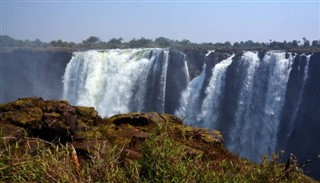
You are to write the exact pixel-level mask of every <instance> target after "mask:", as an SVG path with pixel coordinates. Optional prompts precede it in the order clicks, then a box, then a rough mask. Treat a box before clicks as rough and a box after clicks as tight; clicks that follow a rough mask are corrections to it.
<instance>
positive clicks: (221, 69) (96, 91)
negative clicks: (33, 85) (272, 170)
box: [63, 48, 314, 162]
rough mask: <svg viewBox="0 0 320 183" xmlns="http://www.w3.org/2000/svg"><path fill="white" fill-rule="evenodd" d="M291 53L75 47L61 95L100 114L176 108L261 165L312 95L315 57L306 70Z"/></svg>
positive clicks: (192, 122)
mask: <svg viewBox="0 0 320 183" xmlns="http://www.w3.org/2000/svg"><path fill="white" fill-rule="evenodd" d="M224 55H225V54H224ZM293 55H294V54H291V53H286V52H283V51H268V52H266V53H264V55H263V56H262V55H261V54H259V53H258V52H254V51H245V52H243V53H242V54H241V55H236V56H235V55H230V56H229V57H228V58H227V59H221V60H218V59H219V58H221V53H218V52H217V53H216V52H214V51H208V53H207V57H205V56H206V55H205V54H203V56H204V58H205V60H204V61H203V62H196V61H195V60H192V61H190V60H189V59H190V58H193V56H194V55H191V57H190V55H188V54H186V53H181V52H179V51H175V52H174V51H172V52H171V51H169V50H168V49H159V48H152V49H151V48H150V49H146V48H143V49H124V50H119V49H115V50H90V51H85V52H75V53H74V55H73V57H72V59H71V60H70V62H69V63H68V65H67V67H66V70H65V74H64V78H63V84H64V90H63V98H64V99H66V100H68V101H69V102H70V103H71V104H73V105H83V106H93V107H95V109H96V110H97V111H98V112H99V114H100V115H102V116H111V115H114V114H118V113H127V112H134V111H139V112H149V111H156V112H159V113H163V112H168V111H170V112H169V113H174V114H175V115H177V116H178V117H180V118H185V120H184V122H185V123H186V124H188V125H192V126H196V127H202V128H207V129H212V128H215V129H217V130H220V131H222V133H223V136H224V140H225V146H226V147H227V148H228V149H229V150H231V151H232V152H234V153H237V154H239V155H240V156H242V157H245V158H248V159H250V160H253V161H257V162H258V161H259V160H260V159H261V155H264V154H270V153H272V152H275V151H276V150H277V148H278V147H277V146H278V145H279V144H278V142H279V137H280V138H282V137H284V138H285V139H284V140H283V141H284V142H283V143H282V144H286V142H287V139H288V138H289V137H288V135H289V136H290V134H291V133H293V130H294V128H296V124H295V121H296V120H297V116H298V115H301V114H300V111H301V105H302V104H303V103H304V99H303V96H306V97H309V95H308V94H306V93H304V92H305V89H304V87H305V85H306V83H308V82H309V80H310V78H308V77H309V75H310V74H309V73H308V71H309V70H310V68H311V66H310V68H309V60H310V59H311V60H312V58H311V57H312V55H309V56H303V57H306V64H305V66H304V68H303V69H304V70H301V71H300V70H299V69H300V66H301V68H302V67H303V64H301V65H300V66H299V65H297V64H296V66H294V65H293V62H294V60H295V58H296V55H295V56H293ZM199 58H201V57H199ZM298 61H299V60H297V63H298ZM200 63H203V64H200ZM213 63H217V64H215V65H214V66H213V68H212V69H211V70H209V69H208V68H210V67H211V65H212V64H213ZM301 63H302V62H301ZM311 63H312V62H310V64H311ZM201 67H202V69H201ZM292 68H295V69H292ZM293 71H294V72H293ZM195 73H198V75H197V76H196V77H194V78H193V79H192V80H191V81H190V76H191V75H193V76H194V75H195ZM291 73H292V75H290V74H291ZM302 74H303V75H302ZM289 77H290V80H289ZM313 77H314V76H313ZM302 80H303V81H302ZM289 81H290V82H289ZM297 81H298V82H299V83H297ZM288 83H292V84H291V85H292V86H291V85H290V86H291V87H290V90H295V92H294V95H290V92H292V91H287V85H288ZM301 83H302V84H301ZM310 91H311V90H310ZM310 91H309V92H310ZM288 92H289V94H288ZM287 99H288V100H287ZM286 108H288V109H286ZM284 111H287V112H284ZM284 114H285V115H284ZM283 116H285V117H283ZM287 116H289V117H287ZM282 118H283V119H284V120H282ZM280 122H281V123H280ZM282 128H283V131H284V133H283V134H284V135H283V134H282V133H281V131H282ZM279 133H280V136H279V135H278V134H279ZM281 148H282V147H281Z"/></svg>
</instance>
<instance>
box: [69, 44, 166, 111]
mask: <svg viewBox="0 0 320 183" xmlns="http://www.w3.org/2000/svg"><path fill="white" fill-rule="evenodd" d="M168 52H169V51H168V50H167V49H127V50H101V51H99V50H91V51H86V52H76V53H75V54H74V55H73V57H72V59H71V61H70V62H69V64H68V65H67V68H66V71H65V75H64V79H63V84H64V91H63V98H64V99H66V100H68V101H70V102H71V104H73V105H84V106H94V107H95V108H96V110H97V111H98V112H99V113H100V114H101V115H102V116H105V115H106V116H110V115H114V114H117V113H126V112H130V110H129V106H130V102H131V100H132V96H133V90H134V87H135V86H136V85H139V86H140V87H139V88H138V89H137V91H135V92H136V93H135V98H136V99H135V101H139V102H140V103H138V104H135V105H137V106H138V107H137V110H142V108H143V101H144V100H145V98H146V97H147V96H146V93H147V90H148V88H147V85H148V84H150V83H148V82H154V81H155V79H154V78H156V77H160V82H159V83H155V84H157V85H159V86H160V87H159V88H160V90H161V91H159V93H161V95H159V96H158V97H159V98H158V100H160V102H161V104H160V105H161V107H162V110H164V109H163V107H164V96H165V85H166V74H167V73H166V72H167V65H168ZM160 57H161V58H163V59H164V61H162V62H157V59H159V58H160ZM159 64H161V66H159ZM159 72H160V73H161V75H160V76H158V75H152V74H157V73H159ZM150 75H151V76H150ZM150 77H151V79H149V78H150ZM159 112H161V111H159Z"/></svg>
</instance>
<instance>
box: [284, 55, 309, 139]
mask: <svg viewBox="0 0 320 183" xmlns="http://www.w3.org/2000/svg"><path fill="white" fill-rule="evenodd" d="M310 57H311V55H307V56H306V65H305V66H304V71H303V72H304V75H303V84H302V88H301V90H300V94H299V98H298V102H297V105H296V107H295V109H294V113H293V117H292V118H291V120H290V122H289V125H288V126H289V130H288V136H287V138H288V137H290V135H291V133H292V131H293V128H294V125H295V124H294V122H295V120H296V118H297V114H298V111H299V108H300V104H301V101H302V95H303V91H304V87H305V85H306V81H307V79H308V69H309V60H310Z"/></svg>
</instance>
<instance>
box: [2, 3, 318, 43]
mask: <svg viewBox="0 0 320 183" xmlns="http://www.w3.org/2000/svg"><path fill="white" fill-rule="evenodd" d="M0 1H1V9H0V10H1V22H0V25H1V35H8V36H11V37H13V38H15V39H22V40H25V39H28V40H35V39H40V40H41V41H44V42H50V41H52V40H58V39H61V40H64V41H73V42H76V43H79V42H82V41H83V40H85V39H87V38H88V37H89V36H97V37H99V38H100V39H101V40H102V41H108V40H110V39H111V38H120V37H121V38H123V39H124V41H130V40H131V39H133V38H135V39H138V38H141V37H145V38H148V39H155V38H157V37H161V36H162V37H167V38H169V39H173V40H182V39H188V40H190V41H192V42H196V43H204V42H206V43H208V42H212V43H216V42H226V41H230V42H231V43H233V42H239V41H247V40H253V41H255V42H256V41H257V42H269V40H274V41H284V40H286V41H292V40H302V38H303V37H305V38H307V39H308V40H319V39H320V0H313V1H308V0H301V1H299V0H294V1H287V0H269V1H268V0H255V1H253V0H245V1H241V0H233V1H229V0H227V1H222V0H220V1H215V0H200V1H192V0H188V1H186V0H179V1H177V0H153V1H150V0H139V1H136V0H118V1H110V0H93V1H85V0H78V1H76V0H42V1H41V0H33V1H30V0H29V1H28V0H0Z"/></svg>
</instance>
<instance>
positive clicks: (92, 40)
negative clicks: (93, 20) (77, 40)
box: [82, 36, 100, 44]
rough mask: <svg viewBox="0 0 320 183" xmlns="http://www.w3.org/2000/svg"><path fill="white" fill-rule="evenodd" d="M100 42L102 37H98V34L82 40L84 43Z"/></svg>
mask: <svg viewBox="0 0 320 183" xmlns="http://www.w3.org/2000/svg"><path fill="white" fill-rule="evenodd" d="M99 42H100V38H98V37H96V36H90V37H89V38H88V39H86V40H84V41H82V43H84V44H94V43H99Z"/></svg>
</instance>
